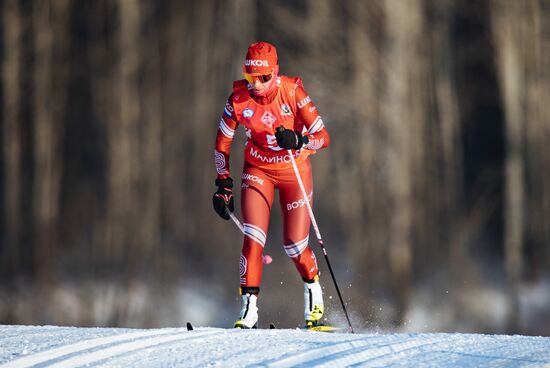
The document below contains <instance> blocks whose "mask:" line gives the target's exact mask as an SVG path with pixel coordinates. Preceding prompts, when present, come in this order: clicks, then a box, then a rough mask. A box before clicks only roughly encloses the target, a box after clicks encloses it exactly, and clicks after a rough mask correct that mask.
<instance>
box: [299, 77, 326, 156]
mask: <svg viewBox="0 0 550 368" xmlns="http://www.w3.org/2000/svg"><path fill="white" fill-rule="evenodd" d="M295 95H296V110H297V111H296V115H297V117H298V118H299V119H300V120H302V121H303V122H304V126H305V128H306V129H307V132H306V133H304V136H306V137H307V140H308V143H307V144H305V145H304V148H306V149H310V150H319V149H323V148H325V147H328V145H329V144H330V135H329V134H328V131H327V129H326V128H325V124H323V119H321V116H320V115H319V112H318V111H317V108H316V107H315V105H314V104H313V101H311V98H310V97H309V95H308V93H307V92H306V90H305V89H304V87H303V86H302V84H301V83H299V84H298V86H297V87H296V91H295Z"/></svg>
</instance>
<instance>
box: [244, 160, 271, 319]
mask: <svg viewBox="0 0 550 368" xmlns="http://www.w3.org/2000/svg"><path fill="white" fill-rule="evenodd" d="M273 195H274V185H273V182H272V181H271V180H270V179H269V177H268V176H267V175H266V174H265V173H264V172H263V171H262V170H259V169H257V168H255V167H253V166H248V165H245V168H244V170H243V176H242V185H241V209H242V215H243V227H244V233H245V236H244V241H243V248H242V253H241V256H240V261H239V268H240V285H241V294H242V297H243V308H242V310H241V314H240V318H239V319H238V320H237V322H235V327H240V328H253V327H254V326H255V325H256V323H257V320H258V308H257V307H256V300H257V297H258V293H259V291H260V284H261V282H262V255H263V250H264V246H265V242H266V238H267V229H268V226H269V213H270V211H271V204H272V202H273Z"/></svg>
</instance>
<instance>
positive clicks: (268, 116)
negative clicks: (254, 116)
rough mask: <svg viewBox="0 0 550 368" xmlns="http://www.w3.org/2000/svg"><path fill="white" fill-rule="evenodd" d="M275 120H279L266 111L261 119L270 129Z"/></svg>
mask: <svg viewBox="0 0 550 368" xmlns="http://www.w3.org/2000/svg"><path fill="white" fill-rule="evenodd" d="M275 120H277V118H276V117H275V115H273V114H272V113H271V112H270V111H269V110H266V112H264V114H263V115H262V117H261V118H260V121H261V122H262V123H264V124H265V125H267V126H268V127H270V128H271V126H272V125H273V123H274V122H275Z"/></svg>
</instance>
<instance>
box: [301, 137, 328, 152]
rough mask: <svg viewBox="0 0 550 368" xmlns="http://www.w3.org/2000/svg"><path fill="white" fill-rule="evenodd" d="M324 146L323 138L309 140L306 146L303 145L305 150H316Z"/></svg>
mask: <svg viewBox="0 0 550 368" xmlns="http://www.w3.org/2000/svg"><path fill="white" fill-rule="evenodd" d="M324 145H325V138H321V139H311V140H310V141H309V143H308V144H306V145H305V148H307V149H308V150H318V149H321V148H323V146H324Z"/></svg>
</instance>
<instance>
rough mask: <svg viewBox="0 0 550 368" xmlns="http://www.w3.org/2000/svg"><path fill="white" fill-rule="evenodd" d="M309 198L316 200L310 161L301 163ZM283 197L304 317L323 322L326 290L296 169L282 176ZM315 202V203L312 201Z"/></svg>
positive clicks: (286, 234) (287, 239)
mask: <svg viewBox="0 0 550 368" xmlns="http://www.w3.org/2000/svg"><path fill="white" fill-rule="evenodd" d="M299 170H300V174H301V177H302V181H303V183H304V187H305V189H306V193H308V199H309V200H310V201H312V200H313V181H312V177H311V165H310V161H309V160H306V161H304V162H302V163H301V164H300V165H299ZM278 187H279V197H280V204H281V212H282V214H283V238H284V248H285V251H286V253H287V255H288V256H289V257H290V258H291V259H292V261H293V262H294V265H295V266H296V268H297V270H298V272H299V273H300V275H301V276H302V279H303V280H304V317H305V320H306V324H313V325H316V324H319V323H320V320H321V317H322V316H323V312H324V304H323V293H322V289H321V286H320V284H319V276H318V274H319V269H318V267H317V260H316V258H315V253H313V250H312V249H311V247H310V246H309V243H308V242H309V229H310V223H311V220H310V217H309V214H308V212H307V207H306V205H305V200H304V197H303V194H302V191H301V189H300V187H299V185H298V183H297V181H296V176H295V174H294V171H293V169H290V170H289V171H288V172H285V173H284V174H281V175H280V177H279V183H278ZM311 203H312V202H311Z"/></svg>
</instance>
